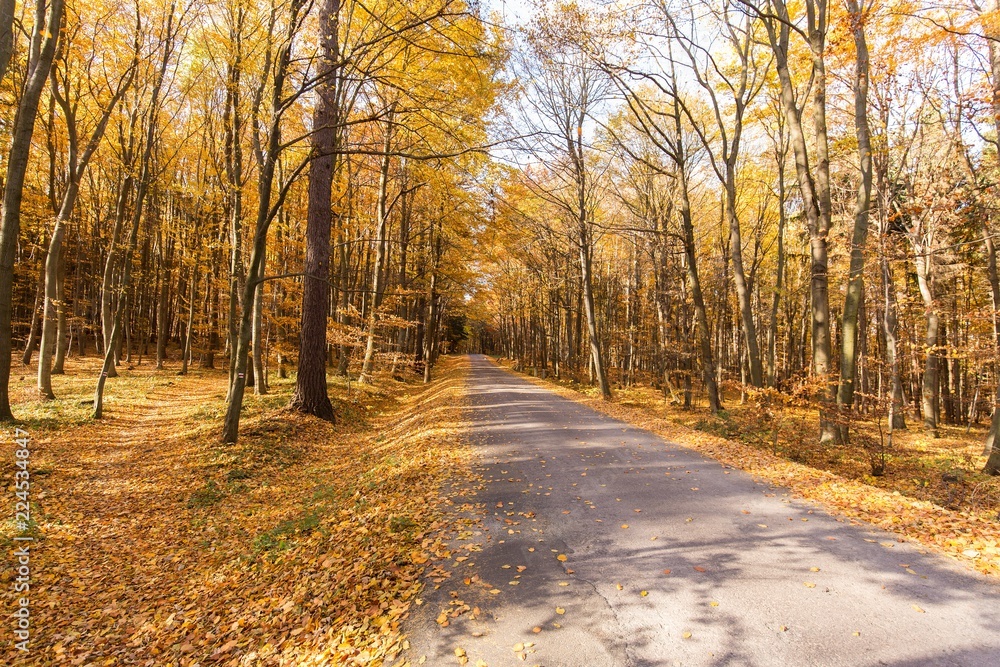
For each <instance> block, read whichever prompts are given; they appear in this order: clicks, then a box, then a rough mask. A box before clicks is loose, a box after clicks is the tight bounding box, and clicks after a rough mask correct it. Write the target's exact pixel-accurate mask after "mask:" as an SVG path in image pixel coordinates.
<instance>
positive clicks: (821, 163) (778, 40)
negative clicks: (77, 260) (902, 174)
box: [765, 0, 837, 442]
mask: <svg viewBox="0 0 1000 667" xmlns="http://www.w3.org/2000/svg"><path fill="white" fill-rule="evenodd" d="M807 2H808V5H809V7H808V9H809V11H808V12H807V14H808V18H809V26H808V30H807V34H808V37H809V48H810V51H811V53H812V69H813V72H812V74H813V82H812V89H813V103H812V107H813V108H812V117H813V127H814V133H815V141H814V142H813V143H814V145H815V151H816V165H815V167H813V166H811V165H810V160H809V150H808V143H807V141H806V136H805V133H804V131H803V127H802V113H801V111H802V110H801V109H800V108H799V106H798V102H797V100H796V96H795V91H796V88H795V85H794V83H793V81H792V75H791V71H790V70H789V64H788V58H789V32H790V28H789V26H790V24H791V23H790V19H789V17H788V12H787V8H786V6H785V5H784V3H782V2H773V3H772V5H771V6H772V8H774V9H776V10H777V12H778V15H777V17H776V18H775V19H769V20H767V21H765V27H766V28H767V32H768V39H769V40H770V42H771V50H772V51H773V53H774V56H775V67H776V70H777V73H778V81H779V83H780V85H781V104H782V109H783V110H784V115H785V122H786V123H787V126H788V134H789V140H790V143H791V146H792V151H793V153H794V155H795V172H796V175H797V176H798V182H799V191H800V192H801V194H802V199H803V205H804V209H805V217H806V223H807V227H808V229H809V254H810V261H811V268H810V281H809V292H810V296H811V324H812V369H813V374H814V375H815V376H816V380H817V381H818V382H819V383H820V384H821V385H823V386H822V387H821V388H820V390H819V397H818V398H819V401H820V404H821V408H820V442H831V441H834V440H835V439H836V435H837V429H836V424H834V423H833V421H832V420H831V419H830V418H829V412H830V405H831V404H832V403H833V402H834V401H835V400H836V391H835V389H834V384H833V383H831V382H830V377H829V376H830V361H831V344H830V343H831V341H830V295H829V278H828V268H829V260H828V249H827V245H828V236H829V233H830V208H831V203H830V156H829V146H828V138H827V128H826V64H825V62H824V51H825V44H826V0H807Z"/></svg>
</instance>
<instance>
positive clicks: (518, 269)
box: [0, 1, 1000, 472]
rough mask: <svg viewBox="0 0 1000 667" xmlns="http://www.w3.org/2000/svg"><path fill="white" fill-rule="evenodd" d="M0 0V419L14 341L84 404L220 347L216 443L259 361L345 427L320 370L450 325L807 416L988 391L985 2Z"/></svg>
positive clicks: (420, 360)
mask: <svg viewBox="0 0 1000 667" xmlns="http://www.w3.org/2000/svg"><path fill="white" fill-rule="evenodd" d="M15 9H17V10H18V11H20V12H22V14H16V12H13V13H9V14H8V18H7V22H8V26H9V27H8V30H7V32H6V34H7V44H8V46H6V47H5V49H6V54H7V55H6V56H5V60H4V63H5V67H4V78H3V81H4V86H5V89H6V92H5V99H6V100H7V101H8V103H7V104H5V108H6V109H7V111H6V112H5V114H6V116H7V121H6V122H5V123H4V128H5V132H6V133H7V135H8V138H7V139H5V141H6V142H7V144H8V145H9V151H8V159H7V161H6V165H5V166H6V172H7V175H6V179H5V182H4V187H5V189H4V193H5V194H4V204H3V211H4V213H3V216H4V217H3V233H2V244H3V247H2V250H0V256H2V257H3V258H4V261H3V262H2V267H0V269H2V270H0V274H2V281H0V289H2V290H3V291H4V292H5V293H6V294H4V295H0V301H2V302H3V303H4V304H5V305H9V308H5V309H2V310H0V320H3V321H0V348H3V349H2V350H0V416H3V417H5V418H7V419H10V418H12V417H13V416H14V413H13V411H12V409H11V406H10V398H9V396H10V392H9V382H10V375H11V367H10V365H9V364H7V360H8V358H10V359H11V362H10V363H11V364H13V365H14V368H16V367H17V365H18V364H20V365H22V366H23V365H27V364H29V363H30V362H31V361H32V358H33V356H34V355H37V357H38V364H37V369H38V370H37V391H38V397H39V400H46V399H52V398H54V397H55V394H54V392H53V385H52V376H53V375H58V374H60V373H63V372H64V369H65V361H66V358H67V357H72V356H79V357H84V356H88V355H97V356H98V357H100V358H102V359H103V364H102V365H101V367H100V371H99V372H98V373H96V374H95V386H96V388H95V393H94V404H93V414H94V416H95V417H100V416H101V413H102V410H103V397H104V394H105V391H106V390H107V391H113V382H112V383H110V384H109V383H108V379H109V378H114V377H115V375H116V373H117V370H116V369H117V368H118V367H119V366H120V365H121V364H123V363H124V364H128V365H133V364H138V365H141V364H143V363H147V362H148V363H151V364H155V365H156V368H162V367H164V364H166V363H168V362H176V363H177V364H178V365H179V366H180V372H181V373H184V372H186V371H187V369H188V367H189V366H190V365H192V364H195V365H198V366H200V367H202V368H214V367H216V366H217V365H222V366H226V367H228V374H229V376H230V377H229V382H228V385H229V386H228V389H227V396H228V400H227V405H228V407H227V411H226V416H225V425H224V436H223V437H224V438H226V439H228V440H233V439H235V438H236V437H237V432H238V422H239V412H240V406H241V405H242V401H243V394H244V392H245V391H246V390H248V389H250V388H252V391H253V392H255V393H257V394H263V393H266V392H267V385H268V378H269V376H270V375H271V374H276V375H278V376H279V377H285V376H286V375H287V374H288V373H290V372H294V373H296V377H297V384H296V391H295V396H294V398H293V404H294V405H296V406H297V407H298V408H299V409H301V410H303V411H305V412H308V413H311V414H315V415H318V416H320V417H323V418H326V419H332V418H333V417H334V415H333V410H332V407H331V405H330V401H329V398H328V397H327V392H326V388H325V380H324V378H325V373H326V370H325V369H326V368H327V367H330V369H331V371H332V372H334V373H336V374H338V375H341V376H346V375H347V374H348V373H349V372H354V373H355V374H356V375H357V377H358V379H359V381H361V382H367V381H370V380H371V378H372V372H373V368H374V367H375V366H376V365H379V364H381V365H385V364H389V365H390V366H391V367H392V368H393V369H395V368H396V367H404V366H409V367H418V368H419V369H421V370H423V369H426V372H427V373H428V376H427V377H428V378H429V377H430V376H429V373H430V367H431V366H432V364H433V362H434V360H435V358H436V356H437V355H438V354H439V352H440V350H441V349H442V348H444V347H449V348H450V347H454V346H455V345H456V344H457V343H458V342H459V341H460V340H464V339H465V338H468V337H469V336H471V337H472V340H471V341H470V343H469V344H470V345H472V346H477V349H483V350H487V351H490V352H496V353H500V354H503V355H505V356H507V357H509V358H516V359H517V360H518V361H519V363H520V364H521V365H525V366H531V367H537V368H539V369H542V371H543V372H544V370H545V369H548V368H551V369H552V372H553V373H554V374H555V375H557V376H558V375H559V374H560V373H564V372H568V373H576V374H579V373H583V374H585V375H586V376H587V378H588V380H589V381H590V382H592V383H594V384H595V385H596V386H598V387H599V388H600V391H601V392H602V394H604V395H605V396H610V393H611V385H612V384H616V385H618V386H629V385H631V384H632V383H633V382H639V381H642V382H652V383H655V384H656V385H657V386H660V385H664V386H666V387H669V388H670V391H671V392H673V393H674V395H675V396H676V395H677V394H678V392H679V393H680V394H683V399H682V400H683V401H684V402H685V405H690V404H691V401H692V400H693V399H692V394H693V393H697V394H698V395H699V396H703V397H704V400H705V401H706V402H707V405H708V407H709V408H710V409H711V410H712V411H713V412H716V411H718V410H719V409H720V408H722V407H723V398H724V393H726V392H724V391H723V387H728V386H730V385H732V386H738V389H737V391H738V392H739V394H740V395H741V399H738V400H743V401H745V400H746V395H747V392H748V391H761V390H767V389H773V390H777V391H778V392H780V393H782V394H785V395H790V394H793V393H794V394H796V395H799V396H803V397H805V398H806V399H808V400H810V401H812V402H814V403H815V404H816V405H817V406H818V409H819V414H820V416H819V422H820V432H819V437H820V438H821V440H822V441H830V440H845V439H846V438H848V437H849V436H848V434H847V430H848V426H847V422H849V421H850V418H851V417H850V415H851V414H852V413H855V412H872V411H881V412H882V413H885V414H887V419H888V421H889V422H890V423H891V424H892V426H893V427H894V428H897V429H899V428H904V427H906V425H907V424H908V423H909V424H910V425H911V426H912V425H913V423H914V422H918V423H922V427H923V428H925V429H927V430H928V431H930V432H932V433H933V432H934V431H935V430H936V429H937V428H938V425H939V424H941V423H946V424H967V423H975V424H979V423H980V422H982V421H983V420H990V419H991V416H992V415H994V414H996V411H995V410H993V406H994V405H995V403H996V398H997V387H998V382H997V373H998V369H997V349H998V348H997V346H998V344H1000V320H998V317H997V301H998V299H1000V292H998V289H1000V287H998V279H997V269H996V249H995V243H994V237H993V231H992V230H993V227H992V225H993V224H994V220H993V219H994V218H995V216H996V186H995V180H996V173H997V172H996V169H997V139H996V136H997V126H998V123H1000V60H998V59H1000V55H998V53H997V48H998V47H997V41H996V40H997V38H996V34H997V31H998V27H997V25H996V20H997V19H996V15H995V10H993V9H990V8H986V7H980V6H979V5H977V4H975V3H969V4H968V5H964V4H958V5H954V6H952V5H944V6H935V5H926V6H925V5H919V4H914V3H909V2H903V3H868V4H867V5H866V6H861V5H858V4H856V3H853V4H852V3H846V4H844V5H841V4H840V3H833V4H830V5H829V6H827V4H826V3H825V2H818V3H817V2H807V3H806V4H805V5H803V6H802V7H801V8H800V7H794V6H786V5H785V4H784V3H781V2H779V3H775V4H773V6H772V5H771V4H768V5H767V6H759V7H758V6H756V5H753V4H750V3H741V2H738V1H736V2H723V3H721V4H718V3H711V2H706V3H701V4H699V3H689V4H682V3H674V4H671V3H653V4H652V5H649V6H647V5H642V6H637V7H630V8H628V10H627V11H619V10H618V9H612V8H611V7H602V6H594V7H591V8H583V7H581V6H577V5H575V4H564V5H552V6H551V7H544V8H541V9H537V10H535V14H534V18H533V19H531V20H530V21H528V20H526V21H525V22H524V23H523V24H521V25H520V26H519V27H518V29H517V30H513V31H511V30H510V29H508V30H506V31H504V30H503V29H502V28H503V26H501V25H499V24H498V23H495V22H494V21H493V19H491V18H490V17H489V15H488V14H487V13H486V10H484V9H482V8H480V7H477V6H466V5H463V4H461V3H456V2H450V1H449V2H440V1H439V2H423V3H420V4H417V5H412V4H407V5H406V6H402V5H399V4H394V3H386V4H385V6H384V7H383V6H368V5H366V4H358V5H355V4H352V3H335V4H334V5H333V6H331V7H326V6H325V5H324V6H321V7H314V6H313V3H311V2H292V3H271V4H267V3H255V2H249V3H246V2H236V3H210V4H207V5H204V6H202V5H199V4H191V5H190V6H188V5H182V4H179V3H177V2H173V3H170V4H162V3H161V4H157V3H149V4H141V3H140V4H137V5H135V6H134V7H131V8H130V9H129V11H127V12H126V11H123V10H122V9H121V8H120V7H114V8H108V7H103V6H97V7H75V6H72V5H66V6H64V5H63V4H62V3H59V2H54V3H51V4H45V3H43V4H40V5H38V6H37V7H35V13H34V23H33V24H32V21H31V20H29V15H27V14H23V12H26V11H27V10H28V9H30V8H29V7H27V6H26V7H23V8H21V7H17V8H15ZM524 11H526V12H527V11H529V10H527V9H525V10H524ZM494 18H495V17H494ZM32 25H33V27H31V26H32ZM325 25H329V26H330V31H331V33H330V38H329V39H327V40H322V39H321V40H319V41H317V38H316V36H315V35H317V34H318V33H317V32H316V31H317V30H319V31H320V32H322V30H323V26H325ZM10 26H14V27H10ZM25 26H28V27H25ZM53 26H58V27H59V29H58V30H56V29H54V28H53ZM50 28H51V29H50ZM18 30H20V31H21V32H22V33H23V35H20V36H18V35H17V33H18ZM29 30H30V31H31V32H30V39H28V38H27V37H28V35H29V33H28V31H29ZM21 37H23V38H21ZM0 55H2V54H0ZM327 181H329V183H327ZM466 329H467V330H468V332H467V333H466ZM449 337H450V338H449ZM8 353H9V354H8ZM352 364H354V365H357V364H360V366H359V367H358V369H356V370H352V368H353V367H352ZM5 366H6V367H5ZM727 400H728V399H727ZM997 419H1000V415H997ZM997 419H993V422H992V427H991V429H990V430H989V437H988V440H987V442H986V450H987V451H989V450H990V449H991V446H992V441H993V439H994V438H995V437H996V432H997V429H998V427H1000V423H998V422H997ZM989 467H990V470H991V471H994V472H995V471H997V470H998V469H1000V460H997V459H993V460H991V461H990V464H989Z"/></svg>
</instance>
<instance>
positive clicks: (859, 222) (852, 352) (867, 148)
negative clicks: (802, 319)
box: [837, 0, 872, 443]
mask: <svg viewBox="0 0 1000 667" xmlns="http://www.w3.org/2000/svg"><path fill="white" fill-rule="evenodd" d="M846 2H847V9H848V12H849V13H850V15H851V21H850V24H851V32H852V33H853V34H854V48H855V52H856V65H855V70H854V131H855V135H856V136H857V139H858V163H859V166H860V170H861V182H860V184H859V185H858V195H857V200H856V201H855V204H854V232H853V234H852V236H851V263H850V273H849V274H848V283H847V294H846V296H845V297H844V313H843V319H842V320H841V321H842V324H841V349H840V387H839V390H838V392H837V406H838V408H840V410H841V411H845V410H850V409H851V408H852V407H853V405H854V391H855V374H856V370H857V364H858V356H857V343H858V311H859V309H860V307H861V301H862V299H863V298H864V269H865V243H866V241H867V237H868V220H869V210H870V207H871V196H872V151H871V131H870V130H869V128H868V42H867V40H866V39H865V23H864V21H865V17H864V16H862V14H861V9H860V8H859V6H858V1H857V0H846ZM839 426H840V428H839V434H838V435H839V439H840V441H841V442H842V443H846V442H847V439H848V422H846V421H842V422H841V424H840V425H839Z"/></svg>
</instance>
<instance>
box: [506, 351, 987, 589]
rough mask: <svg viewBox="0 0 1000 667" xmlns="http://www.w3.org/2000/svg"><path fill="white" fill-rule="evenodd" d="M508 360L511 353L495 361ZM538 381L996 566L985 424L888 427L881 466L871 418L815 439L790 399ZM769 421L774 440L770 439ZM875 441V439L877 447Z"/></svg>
mask: <svg viewBox="0 0 1000 667" xmlns="http://www.w3.org/2000/svg"><path fill="white" fill-rule="evenodd" d="M501 362H502V363H503V365H505V366H506V367H508V368H510V367H511V364H510V362H509V361H503V360H501ZM521 375H523V376H524V377H527V378H528V379H529V380H531V381H533V382H535V383H536V384H539V385H542V386H545V387H548V388H550V389H554V390H555V391H556V392H557V393H559V394H560V395H562V396H564V397H567V398H571V399H573V400H575V401H579V402H581V403H584V404H586V405H588V406H589V407H591V408H593V409H595V410H598V411H600V412H603V413H605V414H608V415H611V416H613V417H616V418H617V419H621V420H622V421H626V422H629V423H630V424H633V425H635V426H639V427H641V428H644V429H647V430H649V431H651V432H653V433H655V434H657V435H659V436H661V437H663V438H665V439H667V440H672V441H674V442H677V443H680V444H683V445H684V446H686V447H690V448H692V449H696V450H698V451H700V452H702V453H704V454H707V455H709V456H711V457H713V458H715V459H717V460H719V461H721V462H723V463H725V464H727V465H732V466H733V467H736V468H740V469H742V470H745V471H747V472H749V473H751V474H752V475H754V476H755V477H756V478H758V479H760V480H762V481H766V482H768V483H771V484H775V485H779V486H783V487H786V488H788V489H790V490H791V491H792V492H793V493H794V494H795V495H797V496H799V497H802V498H807V499H810V500H816V501H819V502H821V503H823V504H824V505H825V506H826V507H827V508H828V509H829V510H831V511H833V512H834V513H836V514H840V515H842V516H845V517H849V518H850V519H851V520H861V521H866V522H869V523H871V524H874V525H876V526H878V527H880V528H884V529H886V530H890V531H893V532H895V533H897V534H899V535H901V536H904V537H906V538H908V539H911V540H914V541H916V542H919V543H921V544H924V545H926V546H928V547H930V548H932V549H934V550H936V551H938V552H940V553H944V554H946V555H948V556H951V557H953V558H955V559H957V560H959V561H960V562H962V563H963V564H965V565H966V566H969V567H972V568H974V569H976V570H979V571H980V572H983V573H986V574H990V575H995V576H996V575H1000V477H991V476H989V475H984V474H983V473H982V472H981V471H982V468H983V465H984V464H985V462H986V458H985V457H984V456H982V446H983V445H982V443H983V440H984V438H985V430H984V428H982V427H978V428H977V427H973V428H971V429H967V428H966V427H952V426H944V427H942V428H941V429H940V437H938V438H934V437H932V436H931V435H930V434H928V433H926V432H924V431H923V430H922V429H921V427H920V425H919V423H917V424H914V423H913V422H912V421H911V422H910V424H909V426H910V428H909V429H907V430H905V431H896V432H895V433H894V438H893V445H892V447H891V449H887V450H886V452H885V455H886V456H885V463H886V465H885V471H884V473H883V474H881V475H879V476H874V475H872V474H871V471H872V468H871V465H872V456H873V455H875V454H878V453H879V452H878V451H877V449H878V447H877V443H879V442H880V440H879V434H878V431H877V428H876V426H875V424H861V425H855V431H856V433H859V434H860V436H861V437H856V438H855V441H864V442H866V443H868V446H867V447H864V446H861V445H847V446H832V445H820V444H819V442H818V427H817V415H816V413H815V412H814V411H810V410H804V409H796V408H789V409H786V410H784V411H783V412H782V413H780V414H777V415H775V414H773V413H772V414H770V415H762V411H761V410H760V409H759V408H758V407H757V406H754V405H752V404H749V403H747V404H743V405H741V404H740V403H739V395H738V393H735V392H732V391H731V392H728V394H727V398H728V400H727V401H725V405H726V407H727V410H726V411H724V412H723V413H722V414H721V415H720V416H718V417H713V416H712V415H711V414H710V413H709V412H708V409H707V407H705V408H697V407H695V408H693V409H688V410H685V409H683V408H682V407H681V406H678V405H673V404H671V403H670V402H669V401H667V400H665V399H664V396H663V394H662V393H661V392H659V391H657V390H655V389H653V388H651V387H643V386H634V387H630V388H617V389H616V390H615V391H614V396H613V399H612V401H610V402H606V401H603V400H601V398H600V394H599V392H598V390H597V389H596V388H594V387H590V386H588V385H586V384H581V383H578V382H576V381H574V380H571V379H566V378H564V379H561V380H559V379H555V378H553V377H551V376H550V377H549V378H546V379H544V380H543V379H539V378H537V377H533V376H531V375H528V374H521ZM775 427H776V428H777V435H778V438H777V443H775V438H774V435H775ZM871 443H876V447H874V448H873V446H872V444H871Z"/></svg>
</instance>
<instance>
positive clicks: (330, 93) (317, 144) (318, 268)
mask: <svg viewBox="0 0 1000 667" xmlns="http://www.w3.org/2000/svg"><path fill="white" fill-rule="evenodd" d="M339 14H340V2H339V0H323V2H322V4H321V5H320V10H319V26H320V29H321V31H322V32H321V35H322V39H321V40H320V44H321V54H320V58H321V65H320V71H321V74H322V75H323V77H322V79H321V82H320V84H319V85H318V86H317V89H316V91H317V101H316V111H315V113H314V114H313V128H315V129H314V131H313V135H312V160H311V162H310V164H309V194H308V206H307V211H306V259H305V274H306V275H305V279H304V280H303V284H302V327H301V330H300V333H299V372H298V376H297V377H296V380H295V393H294V394H293V396H292V401H291V406H292V407H293V408H295V409H297V410H299V411H301V412H305V413H308V414H312V415H315V416H317V417H320V418H321V419H326V420H327V421H333V420H334V412H333V405H332V404H331V403H330V397H329V395H328V394H327V387H326V323H327V319H328V317H329V310H330V283H329V276H330V228H331V222H332V218H333V211H332V210H331V201H330V199H331V195H332V189H333V188H332V183H333V175H334V169H335V168H336V166H337V163H338V158H337V155H336V149H337V147H338V145H339V143H340V132H341V128H340V125H339V123H340V121H341V119H340V113H341V110H340V107H339V99H338V94H337V93H338V91H337V85H336V79H335V76H334V74H335V73H334V71H333V67H334V66H335V65H336V64H338V63H339V61H340V49H339V41H338V40H339V31H340V26H339Z"/></svg>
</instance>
